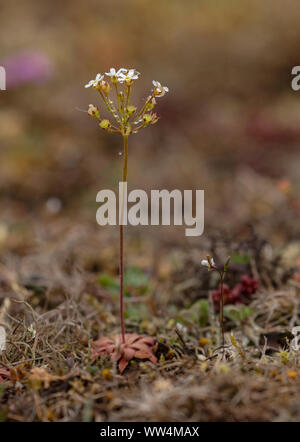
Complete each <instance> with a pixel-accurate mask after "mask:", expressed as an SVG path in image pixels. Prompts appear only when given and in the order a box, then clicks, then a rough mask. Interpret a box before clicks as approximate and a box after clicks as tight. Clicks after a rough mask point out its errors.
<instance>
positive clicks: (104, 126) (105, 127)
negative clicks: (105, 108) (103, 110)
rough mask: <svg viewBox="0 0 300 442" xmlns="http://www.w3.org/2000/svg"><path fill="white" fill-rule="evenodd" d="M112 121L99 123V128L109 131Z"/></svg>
mask: <svg viewBox="0 0 300 442" xmlns="http://www.w3.org/2000/svg"><path fill="white" fill-rule="evenodd" d="M110 124H111V123H110V121H109V120H102V121H100V123H99V126H100V127H102V129H108V128H109V127H110Z"/></svg>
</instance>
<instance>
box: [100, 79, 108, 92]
mask: <svg viewBox="0 0 300 442" xmlns="http://www.w3.org/2000/svg"><path fill="white" fill-rule="evenodd" d="M99 87H100V89H101V91H102V92H103V93H104V94H105V95H108V94H109V91H110V85H109V84H108V83H107V81H105V80H102V81H101V82H100V84H99Z"/></svg>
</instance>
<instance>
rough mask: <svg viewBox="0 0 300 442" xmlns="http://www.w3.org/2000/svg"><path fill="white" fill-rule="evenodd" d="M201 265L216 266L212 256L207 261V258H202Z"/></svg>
mask: <svg viewBox="0 0 300 442" xmlns="http://www.w3.org/2000/svg"><path fill="white" fill-rule="evenodd" d="M201 265H203V266H204V267H208V268H209V269H211V268H213V267H216V264H215V261H214V258H210V262H209V261H208V259H202V261H201Z"/></svg>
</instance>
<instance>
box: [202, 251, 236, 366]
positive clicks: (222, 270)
mask: <svg viewBox="0 0 300 442" xmlns="http://www.w3.org/2000/svg"><path fill="white" fill-rule="evenodd" d="M229 263H230V256H228V258H227V260H226V262H225V264H224V266H223V267H218V266H217V265H216V263H215V261H214V258H212V257H211V256H209V255H207V257H206V259H202V261H201V265H202V266H204V267H207V270H209V271H214V270H215V271H217V272H218V274H219V276H220V309H219V323H220V331H221V333H220V334H221V336H222V349H223V357H224V351H225V329H224V280H225V276H226V273H227V270H228V266H229Z"/></svg>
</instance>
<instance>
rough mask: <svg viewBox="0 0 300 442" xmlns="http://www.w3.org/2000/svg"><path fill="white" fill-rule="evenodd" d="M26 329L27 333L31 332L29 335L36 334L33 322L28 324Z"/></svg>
mask: <svg viewBox="0 0 300 442" xmlns="http://www.w3.org/2000/svg"><path fill="white" fill-rule="evenodd" d="M27 330H28V331H29V333H30V334H31V336H32V337H33V338H35V335H36V329H35V328H34V327H33V324H30V326H29V327H28V328H27Z"/></svg>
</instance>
